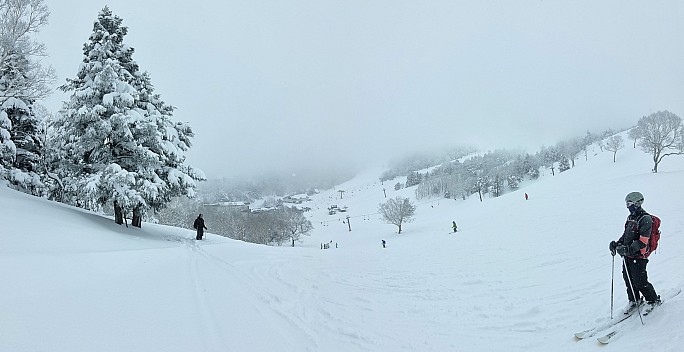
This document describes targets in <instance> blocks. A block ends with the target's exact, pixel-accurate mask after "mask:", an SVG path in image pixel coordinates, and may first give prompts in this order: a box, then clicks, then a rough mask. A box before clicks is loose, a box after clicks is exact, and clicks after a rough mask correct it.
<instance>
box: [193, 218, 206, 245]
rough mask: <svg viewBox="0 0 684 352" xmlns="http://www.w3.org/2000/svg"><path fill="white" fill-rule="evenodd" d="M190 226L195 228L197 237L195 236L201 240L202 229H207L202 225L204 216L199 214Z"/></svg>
mask: <svg viewBox="0 0 684 352" xmlns="http://www.w3.org/2000/svg"><path fill="white" fill-rule="evenodd" d="M192 227H194V228H196V229H197V237H195V238H196V239H197V240H201V239H202V236H204V230H206V229H207V227H206V226H204V218H202V214H199V216H198V217H197V219H195V223H194V224H193V225H192Z"/></svg>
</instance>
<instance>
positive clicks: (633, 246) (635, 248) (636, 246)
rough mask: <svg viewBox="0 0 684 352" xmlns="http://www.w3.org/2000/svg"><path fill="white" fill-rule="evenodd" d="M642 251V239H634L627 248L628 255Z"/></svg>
mask: <svg viewBox="0 0 684 352" xmlns="http://www.w3.org/2000/svg"><path fill="white" fill-rule="evenodd" d="M640 251H641V244H640V241H632V243H630V244H629V248H627V255H637V254H639V252H640Z"/></svg>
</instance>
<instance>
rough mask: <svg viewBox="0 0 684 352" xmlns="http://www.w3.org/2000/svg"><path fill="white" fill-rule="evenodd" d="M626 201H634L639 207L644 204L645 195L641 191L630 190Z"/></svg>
mask: <svg viewBox="0 0 684 352" xmlns="http://www.w3.org/2000/svg"><path fill="white" fill-rule="evenodd" d="M625 203H632V204H634V205H636V206H637V207H640V206H641V205H642V204H644V195H643V194H641V193H639V192H630V193H629V194H628V195H627V197H625Z"/></svg>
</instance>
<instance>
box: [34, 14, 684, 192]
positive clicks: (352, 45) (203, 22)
mask: <svg viewBox="0 0 684 352" xmlns="http://www.w3.org/2000/svg"><path fill="white" fill-rule="evenodd" d="M46 3H47V5H48V6H49V8H50V11H51V16H50V24H49V25H48V26H47V27H45V28H43V29H42V31H41V35H40V37H39V40H40V41H42V42H44V43H45V44H46V45H47V47H48V52H49V54H50V57H49V58H48V59H47V60H45V62H46V63H48V64H50V65H52V66H53V67H54V68H55V69H56V70H57V74H58V77H59V78H58V81H57V85H61V84H63V83H64V82H65V79H66V78H67V77H69V78H73V77H75V75H76V73H77V69H78V67H79V64H80V62H81V60H82V59H83V52H82V46H83V43H85V42H86V41H87V39H88V37H89V36H90V34H91V33H92V23H93V22H94V21H95V20H96V18H97V14H98V12H99V11H100V10H101V9H102V8H103V7H104V6H105V5H108V6H109V7H110V9H111V10H112V11H113V12H114V14H116V15H117V16H119V17H121V18H122V19H123V24H124V25H125V26H127V27H128V28H129V33H128V35H127V36H126V38H125V39H124V41H125V43H126V44H128V45H129V46H132V47H133V48H135V53H134V55H133V59H134V60H135V61H136V62H137V63H138V64H139V65H140V67H141V69H142V70H145V71H148V72H150V74H151V78H152V83H153V84H154V86H155V88H156V92H157V93H159V94H161V97H162V99H163V100H164V101H165V102H166V103H167V104H170V105H173V106H175V107H177V110H176V112H175V114H174V120H176V121H187V122H190V124H191V125H192V127H193V129H194V132H195V138H194V145H193V148H192V150H191V151H190V152H189V153H188V154H187V156H188V161H189V163H190V164H192V165H193V166H195V167H199V168H201V169H203V170H204V171H205V173H206V174H207V176H208V177H209V178H218V177H222V176H234V175H246V174H253V173H259V172H264V171H266V170H278V171H282V172H286V173H290V172H292V173H295V172H298V170H300V169H301V166H302V165H307V164H308V165H313V167H315V168H319V169H329V168H332V167H339V166H340V165H351V163H353V162H356V163H358V162H363V161H369V160H376V159H379V160H385V159H387V157H388V156H391V155H392V154H393V153H395V152H397V151H405V150H411V149H421V150H424V149H429V148H432V147H436V146H443V145H456V144H474V145H477V146H480V147H482V148H490V149H491V148H496V147H507V148H525V149H527V150H530V151H535V150H537V149H538V148H539V147H540V146H542V145H544V144H545V145H549V144H554V143H555V142H557V141H558V140H560V139H563V138H568V137H573V136H578V135H583V134H584V133H586V132H587V130H590V131H592V132H600V131H603V130H605V129H607V128H624V127H629V126H632V125H634V124H635V123H636V122H637V121H638V119H639V118H640V117H641V116H643V115H648V114H650V113H653V112H656V111H658V110H670V111H672V112H674V113H675V114H677V115H679V116H680V117H683V115H682V114H684V100H683V99H684V95H683V94H682V93H683V90H682V87H683V84H684V69H683V65H682V59H683V58H684V42H683V41H682V40H681V39H680V38H681V35H682V33H684V32H683V31H682V29H683V27H684V26H683V25H682V18H684V11H682V10H683V7H684V6H683V5H681V4H680V2H679V1H617V0H615V1H613V0H611V1H595V0H590V1H548V0H543V1H539V0H537V1H468V2H466V1H391V0H382V1H375V0H334V1H315V0H308V1H307V0H294V1H269V0H241V1H233V0H225V1H224V0H220V1H218V0H215V1H207V0H195V1H186V0H183V1H178V0H173V1H164V2H161V3H160V2H157V1H147V0H135V1H134V0H117V1H109V2H100V1H92V0H71V1H68V2H66V1H62V0H46ZM66 98H67V96H65V95H63V94H62V93H56V94H55V95H54V96H53V97H52V98H51V99H50V101H48V102H47V104H46V105H47V106H48V108H50V109H51V110H52V111H53V112H55V111H57V110H58V109H59V107H60V106H61V101H62V100H65V99H66Z"/></svg>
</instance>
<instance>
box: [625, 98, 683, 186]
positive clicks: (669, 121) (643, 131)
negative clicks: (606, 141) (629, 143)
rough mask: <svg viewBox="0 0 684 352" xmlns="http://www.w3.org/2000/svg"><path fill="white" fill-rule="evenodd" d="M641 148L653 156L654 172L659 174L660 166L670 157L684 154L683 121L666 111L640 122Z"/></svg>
mask: <svg viewBox="0 0 684 352" xmlns="http://www.w3.org/2000/svg"><path fill="white" fill-rule="evenodd" d="M636 128H637V129H638V130H639V146H640V147H641V149H642V150H643V151H644V152H646V153H650V154H652V155H653V172H656V173H657V172H658V164H660V162H661V161H662V160H663V158H664V157H666V156H668V155H682V154H684V146H683V145H682V144H683V142H682V138H683V137H682V133H683V132H682V129H683V128H682V119H681V118H680V117H679V116H677V115H675V114H673V113H671V112H669V111H667V110H665V111H658V112H656V113H653V114H651V115H648V116H644V117H642V118H641V119H640V120H639V123H638V124H637V127H636Z"/></svg>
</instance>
